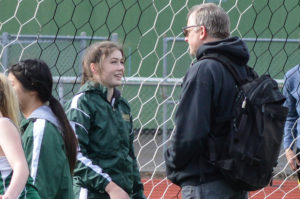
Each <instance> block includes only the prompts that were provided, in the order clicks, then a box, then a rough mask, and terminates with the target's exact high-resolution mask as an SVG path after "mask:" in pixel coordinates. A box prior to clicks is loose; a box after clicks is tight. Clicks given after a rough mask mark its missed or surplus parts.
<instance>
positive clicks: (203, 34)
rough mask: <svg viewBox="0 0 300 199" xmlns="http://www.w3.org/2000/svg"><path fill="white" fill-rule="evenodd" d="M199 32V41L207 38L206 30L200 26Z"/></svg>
mask: <svg viewBox="0 0 300 199" xmlns="http://www.w3.org/2000/svg"><path fill="white" fill-rule="evenodd" d="M199 32H200V34H199V38H200V39H201V40H203V39H205V38H206V37H207V32H206V28H205V27H204V26H200V28H199Z"/></svg>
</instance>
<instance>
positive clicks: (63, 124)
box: [8, 59, 77, 199]
mask: <svg viewBox="0 0 300 199" xmlns="http://www.w3.org/2000/svg"><path fill="white" fill-rule="evenodd" d="M8 78H9V80H10V82H11V83H12V86H13V88H14V89H15V91H16V93H17V96H18V99H19V103H20V108H21V111H22V113H23V115H24V117H25V119H23V120H22V121H21V131H22V141H23V147H24V152H25V156H26V159H27V162H28V165H29V170H30V176H31V177H32V179H33V183H34V185H35V186H36V188H37V189H38V192H39V194H40V196H41V198H42V199H73V198H74V196H73V190H72V174H71V173H72V171H73V169H74V167H75V163H76V153H77V139H76V136H75V134H74V131H73V130H72V127H71V126H70V123H69V121H68V119H67V117H66V115H65V113H64V109H63V108H62V106H61V105H60V103H59V101H57V100H56V99H55V98H54V97H53V96H52V94H51V93H52V75H51V72H50V70H49V68H48V66H47V64H46V63H44V62H43V61H41V60H31V59H29V60H25V61H21V62H18V63H17V64H14V65H12V66H11V67H10V68H9V70H8Z"/></svg>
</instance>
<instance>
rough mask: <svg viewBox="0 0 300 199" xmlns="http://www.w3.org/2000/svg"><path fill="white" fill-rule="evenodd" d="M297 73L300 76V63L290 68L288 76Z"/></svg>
mask: <svg viewBox="0 0 300 199" xmlns="http://www.w3.org/2000/svg"><path fill="white" fill-rule="evenodd" d="M295 75H298V76H300V64H298V65H296V66H294V67H293V68H291V69H290V70H288V71H287V73H286V77H289V76H295Z"/></svg>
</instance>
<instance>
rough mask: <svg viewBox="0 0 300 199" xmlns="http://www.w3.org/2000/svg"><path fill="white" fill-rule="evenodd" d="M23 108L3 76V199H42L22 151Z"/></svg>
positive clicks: (0, 118)
mask: <svg viewBox="0 0 300 199" xmlns="http://www.w3.org/2000/svg"><path fill="white" fill-rule="evenodd" d="M19 119H20V115H19V104H18V101H17V97H16V95H15V93H14V91H13V89H12V87H11V86H10V83H9V81H8V80H7V78H6V76H5V75H4V74H2V73H0V175H1V178H0V181H1V182H0V198H2V199H15V198H28V199H39V198H40V197H39V195H38V192H37V190H36V189H35V187H34V186H33V185H32V179H31V178H28V176H29V170H28V165H27V162H26V158H25V155H24V151H23V148H22V142H21V137H20V133H19V131H18V128H19Z"/></svg>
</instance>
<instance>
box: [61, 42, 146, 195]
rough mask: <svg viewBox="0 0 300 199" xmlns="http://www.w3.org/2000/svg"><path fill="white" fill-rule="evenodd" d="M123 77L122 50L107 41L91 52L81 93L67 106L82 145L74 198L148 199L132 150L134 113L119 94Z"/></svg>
mask: <svg viewBox="0 0 300 199" xmlns="http://www.w3.org/2000/svg"><path fill="white" fill-rule="evenodd" d="M123 75H124V54H123V50H122V48H121V47H119V46H118V45H117V44H115V43H113V42H110V41H105V42H99V43H95V44H93V45H91V46H90V47H89V48H88V49H87V51H86V54H85V56H84V60H83V77H82V87H81V88H80V90H79V92H78V93H77V94H76V95H75V96H74V97H73V99H72V100H71V101H70V102H68V103H67V105H66V111H67V117H68V119H69V120H70V122H71V124H72V125H73V129H75V133H76V134H77V138H78V140H79V152H78V155H77V161H78V162H77V166H76V168H75V170H74V194H75V198H80V199H92V198H93V199H96V198H97V199H106V198H111V199H129V198H134V199H143V198H145V196H144V193H143V184H142V183H141V180H140V175H139V171H138V168H137V162H136V158H135V155H134V150H133V139H134V135H133V132H132V120H131V115H130V107H129V105H128V103H127V102H126V100H125V99H124V98H122V97H121V95H120V92H119V91H118V90H117V89H116V88H115V87H117V86H119V85H121V79H122V77H123Z"/></svg>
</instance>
